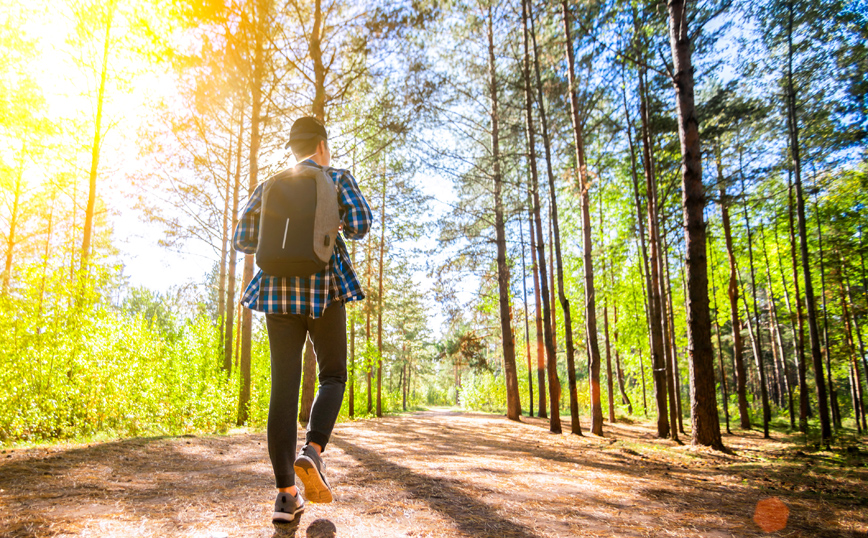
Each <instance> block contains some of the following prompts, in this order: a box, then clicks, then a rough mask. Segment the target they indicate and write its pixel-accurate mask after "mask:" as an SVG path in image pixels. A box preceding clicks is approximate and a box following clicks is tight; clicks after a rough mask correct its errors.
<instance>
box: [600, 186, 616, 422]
mask: <svg viewBox="0 0 868 538" xmlns="http://www.w3.org/2000/svg"><path fill="white" fill-rule="evenodd" d="M602 229H603V203H602V201H601V202H600V230H602ZM602 250H603V252H602V254H603V260H604V261H603V271H604V272H605V270H606V269H605V267H606V262H605V260H606V259H607V257H608V256H607V255H606V252H605V249H602ZM610 269H611V266H610ZM610 272H611V271H610ZM609 276H610V277H611V275H609ZM611 292H612V290H611V289H610V290H608V293H606V295H605V296H604V297H603V332H604V334H605V336H606V396H607V397H608V402H609V422H611V423H612V424H614V423H615V383H614V379H612V346H611V342H610V341H609V295H610V294H611Z"/></svg>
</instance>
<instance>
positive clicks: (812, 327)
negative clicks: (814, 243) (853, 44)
mask: <svg viewBox="0 0 868 538" xmlns="http://www.w3.org/2000/svg"><path fill="white" fill-rule="evenodd" d="M788 8H789V26H788V35H787V38H788V39H787V41H788V47H789V48H788V64H787V65H788V69H787V104H788V105H789V106H788V112H789V120H790V121H789V127H790V151H791V156H792V161H793V172H794V175H795V180H796V185H795V187H796V189H795V190H796V214H797V216H798V222H799V244H800V245H799V246H800V250H801V253H802V273H803V274H804V276H805V304H806V306H807V307H808V335H809V336H810V342H811V359H812V361H813V364H814V378H815V379H814V382H815V384H816V386H817V407H818V412H819V415H820V437H821V439H822V441H823V442H824V443H828V442H829V441H830V440H831V438H832V427H831V425H830V423H829V402H828V399H827V398H826V382H825V378H824V376H823V357H822V355H821V353H820V333H819V330H818V327H817V307H816V303H815V300H814V284H813V282H812V281H811V263H810V259H809V258H808V256H809V252H808V232H807V224H806V219H805V199H804V195H803V193H802V172H801V168H802V166H801V160H800V157H799V123H798V118H797V116H796V114H797V107H796V91H795V88H794V86H793V28H792V24H793V2H792V1H790V2H789V3H788Z"/></svg>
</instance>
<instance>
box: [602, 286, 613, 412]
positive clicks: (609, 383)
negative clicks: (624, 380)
mask: <svg viewBox="0 0 868 538" xmlns="http://www.w3.org/2000/svg"><path fill="white" fill-rule="evenodd" d="M603 327H604V331H605V334H606V390H607V396H608V398H609V422H611V423H612V424H614V423H615V383H614V379H612V346H611V344H610V343H609V301H608V298H604V299H603Z"/></svg>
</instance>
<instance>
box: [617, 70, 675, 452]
mask: <svg viewBox="0 0 868 538" xmlns="http://www.w3.org/2000/svg"><path fill="white" fill-rule="evenodd" d="M622 78H623V75H622ZM626 88H627V86H626V81H625V83H624V84H623V85H622V93H621V95H622V96H623V99H624V117H625V119H626V121H625V125H626V131H627V142H628V143H629V147H630V175H631V177H632V179H633V199H634V201H635V203H636V225H637V227H638V230H639V233H638V237H637V239H636V243H637V246H638V247H639V248H638V250H639V252H641V254H642V260H641V262H642V263H641V264H640V265H639V273H640V276H641V279H642V283H643V295H642V303H643V305H644V311H645V323H646V325H647V327H648V349H649V350H650V352H651V354H652V364H653V360H654V355H653V353H654V349H655V340H656V339H657V336H656V332H655V331H654V324H653V323H652V322H651V311H650V309H649V308H648V299H649V298H650V293H651V280H650V273H649V269H648V252H647V249H646V245H645V221H644V220H643V219H642V214H643V210H642V200H641V199H640V198H639V178H638V174H637V173H636V150H635V147H634V145H633V128H632V127H631V125H632V121H631V119H630V107H629V106H628V105H627V89H626ZM643 267H644V271H643ZM634 301H635V298H634ZM641 356H642V351H641V349H640V350H639V357H640V360H639V366H640V370H641V373H642V409H643V410H644V412H645V416H646V417H647V416H648V400H647V395H646V390H645V366H644V364H643V363H642V360H641ZM654 375H655V377H654V380H655V384H654V387H655V389H654V390H655V395H656V391H657V377H656V373H655V374H654ZM660 403H661V402H660V400H659V399H658V400H657V435H658V436H659V437H665V436H666V435H668V434H669V427H668V422H667V423H666V428H665V432H666V433H665V434H664V433H663V432H664V429H663V424H662V422H665V421H666V411H665V409H664V410H662V411H661V408H660ZM664 403H665V399H664Z"/></svg>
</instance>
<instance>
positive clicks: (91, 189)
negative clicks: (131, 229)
mask: <svg viewBox="0 0 868 538" xmlns="http://www.w3.org/2000/svg"><path fill="white" fill-rule="evenodd" d="M107 8H108V17H107V18H106V23H105V42H104V43H103V50H102V62H101V64H100V78H99V90H98V92H97V98H96V120H95V121H94V128H93V145H92V146H91V149H90V174H89V184H88V190H87V209H86V210H85V213H84V235H83V236H82V240H81V270H82V271H84V270H85V269H87V262H88V257H89V256H90V243H91V236H92V235H93V217H94V210H95V208H96V176H97V171H98V170H99V154H100V149H101V142H102V137H103V134H104V133H103V131H102V109H103V105H104V103H105V84H106V78H107V76H108V69H109V65H108V58H109V47H110V43H111V29H112V24H113V22H114V15H115V2H108V5H107Z"/></svg>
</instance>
